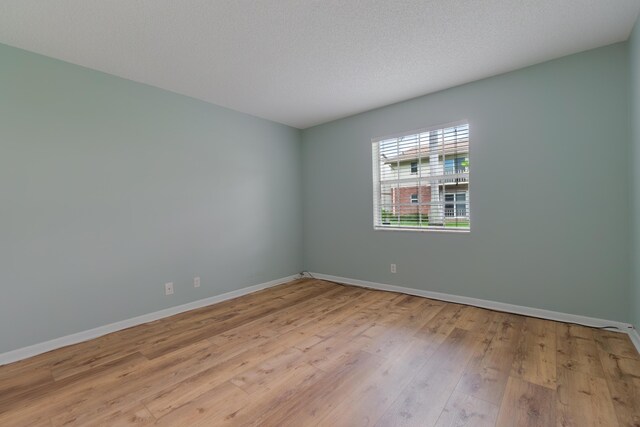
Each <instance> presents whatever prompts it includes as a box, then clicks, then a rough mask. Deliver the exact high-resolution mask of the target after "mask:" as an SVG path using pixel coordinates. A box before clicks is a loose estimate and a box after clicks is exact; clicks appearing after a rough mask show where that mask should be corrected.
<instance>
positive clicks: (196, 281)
mask: <svg viewBox="0 0 640 427" xmlns="http://www.w3.org/2000/svg"><path fill="white" fill-rule="evenodd" d="M193 287H194V288H199V287H200V278H199V277H194V278H193Z"/></svg>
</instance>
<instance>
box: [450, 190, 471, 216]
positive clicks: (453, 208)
mask: <svg viewBox="0 0 640 427" xmlns="http://www.w3.org/2000/svg"><path fill="white" fill-rule="evenodd" d="M444 216H445V217H448V218H464V217H466V216H467V193H466V192H465V193H446V194H445V195H444Z"/></svg>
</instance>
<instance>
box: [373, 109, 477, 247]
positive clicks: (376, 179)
mask: <svg viewBox="0 0 640 427" xmlns="http://www.w3.org/2000/svg"><path fill="white" fill-rule="evenodd" d="M464 124H466V125H468V126H469V129H471V127H472V124H471V122H470V121H469V120H467V119H462V120H458V121H454V122H449V123H445V124H440V125H433V126H429V127H424V128H420V129H416V130H411V131H405V132H397V133H394V134H388V135H384V136H378V137H375V138H372V139H371V144H372V147H373V144H379V143H380V142H381V141H384V140H386V139H392V138H399V137H402V136H405V135H412V134H415V133H423V132H431V131H433V130H438V129H446V128H451V127H455V126H460V125H464ZM371 155H372V165H378V162H379V155H378V153H377V152H376V150H373V149H372V150H371ZM470 157H471V130H469V152H468V153H467V158H468V159H469V158H470ZM418 172H421V168H420V165H418ZM466 175H467V178H468V179H467V182H466V184H467V190H466V193H467V196H466V197H467V206H468V204H469V203H470V201H469V199H470V198H469V193H470V192H471V173H470V171H469V172H466ZM372 176H373V229H374V230H376V231H402V232H407V231H408V232H415V231H418V232H433V233H449V234H463V235H464V234H470V233H471V226H470V225H471V223H472V222H473V221H472V213H471V212H470V210H469V212H468V216H467V218H468V220H469V224H470V225H469V228H458V227H445V226H429V227H410V226H403V227H389V226H380V225H378V224H379V223H380V222H381V221H380V197H379V195H380V192H381V185H380V167H379V165H378V166H376V167H373V173H372ZM445 187H446V185H445ZM443 197H444V196H443ZM450 218H451V217H450Z"/></svg>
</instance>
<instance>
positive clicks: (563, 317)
mask: <svg viewBox="0 0 640 427" xmlns="http://www.w3.org/2000/svg"><path fill="white" fill-rule="evenodd" d="M311 275H312V276H313V277H315V278H318V279H324V280H329V281H332V282H338V283H344V284H346V285H354V286H360V287H363V288H371V289H379V290H382V291H391V292H400V293H403V294H409V295H416V296H420V297H426V298H432V299H437V300H441V301H447V302H455V303H459V304H466V305H473V306H476V307H482V308H488V309H490V310H497V311H505V312H508V313H514V314H521V315H524V316H531V317H539V318H542V319H549V320H556V321H559V322H569V323H579V324H581V325H585V326H592V327H595V328H601V327H604V326H615V327H616V328H618V329H619V332H623V333H627V334H629V337H630V338H631V341H632V342H633V343H634V345H635V346H636V348H637V349H638V352H640V335H639V334H638V331H637V330H636V329H635V328H634V327H633V326H632V325H631V324H629V323H623V322H617V321H613V320H605V319H598V318H595V317H587V316H579V315H577V314H568V313H561V312H558V311H551V310H543V309H541V308H533V307H525V306H522V305H514V304H507V303H504V302H496V301H489V300H484V299H479V298H471V297H463V296H459V295H451V294H445V293H441V292H432V291H424V290H421V289H414V288H405V287H402V286H395V285H386V284H383V283H376V282H368V281H365V280H358V279H349V278H347V277H339V276H331V275H329V274H322V273H311ZM612 331H615V330H614V329H612Z"/></svg>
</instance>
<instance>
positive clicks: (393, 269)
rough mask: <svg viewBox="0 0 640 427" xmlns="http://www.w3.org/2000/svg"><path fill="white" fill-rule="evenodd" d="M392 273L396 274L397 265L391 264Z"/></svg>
mask: <svg viewBox="0 0 640 427" xmlns="http://www.w3.org/2000/svg"><path fill="white" fill-rule="evenodd" d="M391 272H392V273H395V272H396V265H395V264H391Z"/></svg>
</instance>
